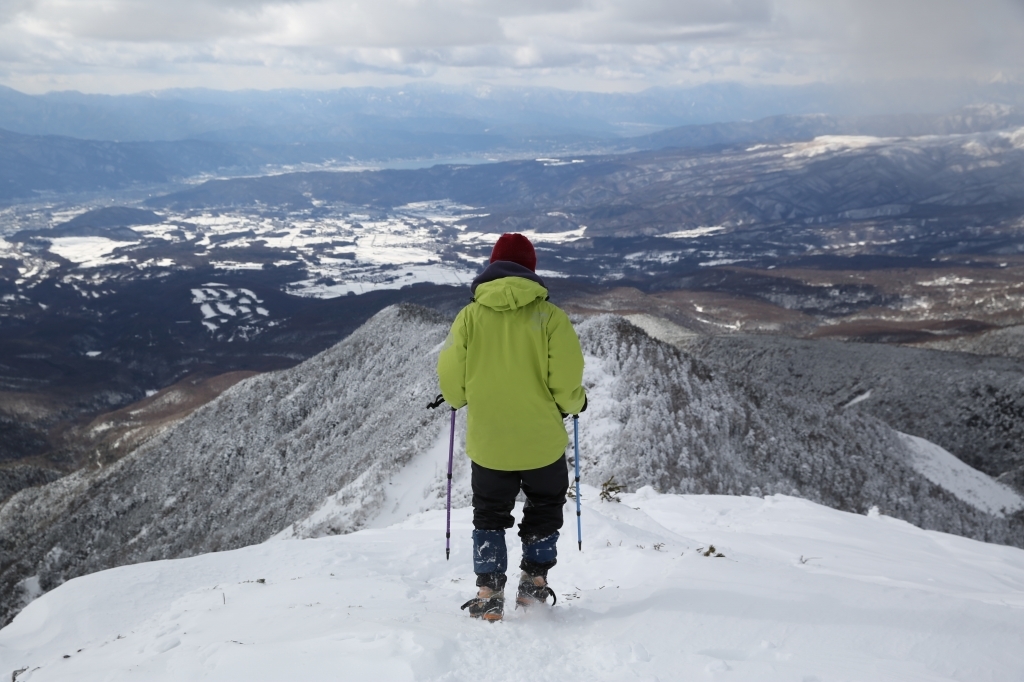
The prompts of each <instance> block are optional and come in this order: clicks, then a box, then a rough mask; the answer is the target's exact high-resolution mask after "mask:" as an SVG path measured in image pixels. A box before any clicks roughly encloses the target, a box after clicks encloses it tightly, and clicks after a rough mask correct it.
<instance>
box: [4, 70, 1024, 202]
mask: <svg viewBox="0 0 1024 682" xmlns="http://www.w3.org/2000/svg"><path fill="white" fill-rule="evenodd" d="M994 94H997V93H994ZM855 99H856V98H855V97H854V96H853V94H852V93H851V92H839V91H836V90H830V89H827V88H820V87H807V88H790V89H786V88H781V89H780V88H750V87H741V86H723V85H719V86H704V87H701V88H691V89H653V90H649V91H645V92H643V93H634V94H600V93H579V92H567V91H561V90H554V89H541V88H532V89H509V88H498V89H495V88H448V89H445V88H438V87H435V86H410V87H406V88H361V89H360V88H355V89H346V90H336V91H330V92H315V91H270V92H256V91H246V92H219V91H202V90H180V91H162V92H154V93H146V94H140V95H125V96H116V97H114V96H101V95H83V94H81V93H74V92H62V93H50V94H47V95H36V96H30V95H25V94H22V93H19V92H17V91H14V90H11V89H9V88H3V87H0V203H10V202H16V201H24V200H27V199H34V198H36V199H37V198H40V197H43V198H46V197H52V196H53V195H59V194H65V193H73V192H96V191H104V190H115V189H123V188H128V187H136V188H140V187H149V186H154V185H167V184H168V183H174V182H180V181H182V180H184V179H186V178H192V177H195V176H201V175H210V174H212V175H220V176H237V175H257V174H262V173H266V172H268V171H274V172H280V171H282V170H289V169H291V170H294V169H295V168H294V167H295V166H301V165H303V164H310V165H323V164H328V165H330V166H332V167H338V166H351V165H360V164H363V165H365V164H376V165H381V164H383V165H395V164H400V163H402V162H406V163H408V162H415V163H417V164H420V165H422V164H429V163H431V162H446V161H447V162H451V161H453V160H454V161H466V160H470V161H473V162H482V161H486V160H501V159H509V158H523V157H527V158H529V157H536V156H545V155H547V156H551V155H566V154H575V155H579V154H588V155H593V154H604V153H620V152H625V151H637V150H657V149H663V148H666V147H680V148H701V147H711V146H730V145H737V144H753V143H780V142H793V141H806V140H810V139H813V138H814V137H816V136H819V135H834V134H847V135H850V134H857V135H862V134H864V135H876V136H919V135H931V134H936V135H944V134H951V133H971V132H987V131H991V130H996V129H1006V128H1009V127H1013V126H1019V125H1024V114H1021V113H1020V112H1019V111H1018V110H1016V109H1014V108H1013V107H1012V106H1009V105H1005V104H1002V105H986V106H971V107H968V108H966V109H962V110H958V111H956V112H954V113H952V114H946V115H922V114H901V115H884V116H883V115H868V114H861V115H857V116H850V115H841V114H838V113H836V112H838V111H857V110H858V109H857V107H856V106H855V105H852V104H851V102H852V101H854V100H855ZM1003 99H1004V100H1006V101H1010V100H1013V98H1012V97H1010V98H1009V99H1007V98H1005V97H1004V98H1003ZM1013 101H1015V100H1013ZM813 112H832V113H825V114H822V113H813ZM768 114H776V115H773V116H767V115H768ZM289 167H291V168H289Z"/></svg>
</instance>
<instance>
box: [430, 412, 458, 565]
mask: <svg viewBox="0 0 1024 682" xmlns="http://www.w3.org/2000/svg"><path fill="white" fill-rule="evenodd" d="M443 402H444V395H441V394H438V396H437V397H436V398H434V401H433V402H430V403H427V409H430V410H433V409H435V408H438V407H440V406H441V403H443ZM454 459H455V408H454V407H453V408H452V429H451V433H450V434H449V435H448V503H447V505H445V513H446V516H447V520H446V522H445V528H444V558H445V561H448V560H449V559H451V556H452V460H454Z"/></svg>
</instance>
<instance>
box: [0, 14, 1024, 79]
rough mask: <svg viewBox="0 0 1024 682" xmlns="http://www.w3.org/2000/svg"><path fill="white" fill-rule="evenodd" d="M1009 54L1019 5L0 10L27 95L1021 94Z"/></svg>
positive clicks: (6, 54) (15, 72) (6, 49)
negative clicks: (900, 89)
mask: <svg viewBox="0 0 1024 682" xmlns="http://www.w3.org/2000/svg"><path fill="white" fill-rule="evenodd" d="M1022 46H1024V1H1022V0H973V1H972V2H967V1H966V0H884V1H883V0H546V1H542V0H521V1H519V2H508V1H507V0H294V1H282V0H177V1H176V2H174V3H170V2H154V1H153V0H0V78H2V79H3V80H5V81H6V82H7V83H8V84H14V85H16V86H20V87H22V88H24V89H29V90H36V91H38V90H41V89H44V88H45V87H48V86H49V85H51V84H52V83H54V82H62V83H72V84H73V83H75V82H78V83H87V82H89V83H98V82H104V83H121V87H122V88H124V89H129V88H130V87H132V84H136V83H140V82H150V81H152V82H158V83H162V84H167V85H171V84H174V85H182V84H192V85H205V86H212V87H223V85H222V84H221V81H223V80H225V79H226V78H227V77H226V76H225V74H228V73H230V82H234V83H236V84H237V86H240V87H241V86H244V87H264V86H265V85H266V84H268V83H279V82H289V79H291V80H292V81H295V82H302V83H305V84H307V85H308V84H310V83H312V82H321V83H323V84H324V85H331V84H333V85H337V84H341V83H342V82H343V80H344V79H345V78H349V79H352V78H355V77H362V78H365V79H380V78H381V77H384V76H388V75H390V76H393V77H396V78H442V77H443V78H445V79H448V80H454V81H460V80H461V81H469V80H486V81H492V82H529V81H531V80H534V81H537V82H547V83H552V82H554V83H564V84H567V85H569V86H570V87H572V84H574V83H575V84H580V85H581V86H582V85H583V84H586V85H587V86H591V87H593V86H594V85H595V84H596V85H597V86H600V87H602V89H616V88H618V89H635V88H637V87H643V86H644V85H657V84H672V83H697V82H707V81H714V80H737V81H741V82H752V83H799V82H816V81H831V82H835V81H841V80H844V79H847V80H868V81H870V80H879V81H886V80H893V79H933V80H943V79H951V80H964V79H966V80H976V81H985V80H993V79H1008V80H1011V81H1024V47H1022ZM218 69H219V71H218ZM332 78H333V80H331V79H332ZM372 82H376V81H372ZM81 87H85V86H81Z"/></svg>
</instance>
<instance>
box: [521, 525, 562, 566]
mask: <svg viewBox="0 0 1024 682" xmlns="http://www.w3.org/2000/svg"><path fill="white" fill-rule="evenodd" d="M556 542H558V531H557V530H556V531H555V532H554V533H552V534H551V535H549V536H547V537H546V538H541V539H539V540H534V541H533V542H531V543H530V544H526V543H525V542H524V543H523V560H524V561H529V562H530V563H531V564H540V565H545V564H553V563H555V557H556V556H558V550H557V549H556V548H555V543H556Z"/></svg>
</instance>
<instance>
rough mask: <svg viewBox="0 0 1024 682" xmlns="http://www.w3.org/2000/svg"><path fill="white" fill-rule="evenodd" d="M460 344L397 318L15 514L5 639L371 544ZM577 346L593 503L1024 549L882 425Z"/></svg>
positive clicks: (686, 361)
mask: <svg viewBox="0 0 1024 682" xmlns="http://www.w3.org/2000/svg"><path fill="white" fill-rule="evenodd" d="M447 327H448V318H447V317H445V316H442V315H440V314H438V313H436V312H433V311H427V310H425V309H422V308H416V307H411V306H399V307H392V308H388V309H385V310H384V311H383V312H381V313H379V314H378V315H376V316H375V317H374V318H372V319H371V320H370V322H368V323H367V324H366V325H364V326H363V327H361V328H360V329H359V330H357V331H356V332H354V333H353V334H352V335H351V336H350V337H348V338H347V339H345V340H344V341H342V342H341V343H339V344H338V345H337V346H334V347H333V348H331V349H329V350H327V351H325V352H324V353H322V354H320V355H318V356H316V357H314V358H312V359H311V360H309V361H307V362H305V363H303V364H302V365H299V366H298V367H296V368H294V369H291V370H285V371H281V372H274V373H268V374H264V375H260V376H257V377H254V378H251V379H248V380H245V381H242V382H240V383H238V384H235V386H233V387H232V388H230V389H228V390H227V391H225V392H224V393H222V394H221V395H220V396H219V397H218V398H216V399H215V400H213V401H212V402H211V403H208V404H207V405H205V406H203V407H201V408H200V409H198V410H196V411H195V412H193V413H192V414H191V415H190V416H188V417H186V418H185V419H184V420H183V421H181V422H178V423H177V424H175V425H174V426H172V427H170V428H168V429H167V430H165V431H164V432H163V433H161V434H160V435H159V436H157V437H156V438H154V439H153V440H151V441H149V442H147V443H145V444H144V445H142V446H141V447H140V448H139V449H138V450H136V451H135V452H134V453H132V454H130V455H128V456H126V457H124V458H123V459H121V460H119V461H117V462H116V463H114V464H113V465H111V466H109V467H106V468H104V469H102V470H100V471H92V470H88V469H86V470H80V471H78V472H76V473H73V474H71V475H70V476H67V477H65V478H63V479H60V480H58V481H56V482H55V483H53V484H50V485H48V486H43V487H40V488H31V489H27V490H22V491H21V492H19V493H18V494H16V495H15V496H14V497H12V498H11V499H9V500H8V501H7V502H6V503H5V504H4V505H3V506H2V507H0V531H2V532H0V543H2V544H0V549H3V553H2V554H0V556H3V557H7V559H6V561H5V562H4V564H3V565H0V585H2V586H3V591H2V592H3V594H5V595H12V596H11V597H9V598H8V599H7V600H6V601H5V603H4V604H3V609H4V611H3V613H4V620H5V622H6V620H9V619H10V617H11V616H12V615H13V614H14V613H15V612H17V610H18V609H19V608H20V607H21V606H22V604H23V598H22V597H19V596H17V595H23V594H25V593H24V590H23V589H19V586H22V588H23V587H24V585H25V584H26V583H25V580H26V579H28V578H32V579H33V583H32V584H33V585H37V586H38V587H39V589H42V590H44V591H45V590H48V589H51V588H52V587H54V586H56V585H58V584H60V583H61V582H63V581H64V580H67V579H69V578H71V577H74V576H76V575H81V574H84V573H89V572H93V571H96V570H101V569H103V568H107V567H109V566H112V565H118V564H123V563H134V562H138V561H151V560H156V559H165V558H173V557H177V556H191V555H194V554H197V553H201V552H210V551H219V550H224V549H230V548H233V547H239V546H243V545H246V544H252V543H254V542H261V541H263V540H266V539H267V538H268V537H271V536H273V535H275V534H278V533H280V532H282V531H284V530H287V529H288V528H292V531H291V534H292V535H294V536H297V537H307V536H317V535H324V534H327V535H330V534H336V533H344V532H351V531H353V530H357V529H359V528H362V527H365V525H366V524H367V523H368V522H369V521H370V520H371V519H372V518H373V517H374V516H375V515H377V514H379V513H380V512H381V511H382V508H383V505H384V503H385V501H386V500H387V499H388V498H387V482H388V481H389V480H390V479H391V477H392V476H394V475H395V474H396V473H397V472H398V471H401V469H402V467H403V466H404V465H405V464H406V463H408V462H409V461H410V460H411V458H412V457H413V456H414V455H415V453H417V452H423V451H429V450H430V449H431V448H433V447H434V446H435V445H436V444H437V443H438V440H439V438H440V436H441V435H442V434H443V432H444V430H445V427H446V423H445V422H446V419H445V415H435V414H432V413H430V412H429V411H428V410H426V409H424V408H423V405H424V404H425V401H426V399H427V398H428V397H430V396H432V395H434V393H436V388H435V382H436V378H435V375H434V360H433V353H434V352H436V350H437V349H438V348H439V346H440V344H441V342H442V341H443V339H444V337H445V335H446V333H447ZM578 329H579V333H580V337H581V341H582V343H583V347H584V351H585V353H586V354H587V357H588V369H587V374H586V375H585V383H586V385H587V387H588V390H589V391H590V392H591V394H592V396H593V400H592V405H591V407H590V409H588V412H587V420H586V421H585V424H584V426H585V429H584V434H585V435H584V436H583V437H584V438H587V437H588V436H587V435H586V434H592V435H593V438H592V440H590V441H584V443H583V453H582V459H581V463H582V464H583V466H584V479H585V480H586V481H587V482H589V483H593V484H599V483H600V482H601V481H603V480H605V479H606V478H607V477H609V476H614V477H615V478H616V480H618V481H620V482H621V483H623V484H625V485H626V486H627V487H629V488H631V489H636V488H638V487H641V486H643V485H654V486H656V487H658V488H659V489H661V490H662V491H664V492H686V493H712V494H715V493H718V494H721V493H725V494H755V495H762V494H774V493H778V492H782V493H786V494H792V493H794V492H796V493H798V494H800V495H801V496H804V497H807V498H809V499H812V500H815V501H819V502H823V503H825V504H828V505H830V506H834V507H837V508H840V509H848V510H851V511H860V512H861V513H863V512H865V511H867V510H868V508H870V507H872V506H878V507H879V508H881V509H883V510H884V511H885V512H886V513H888V514H890V515H893V516H897V517H902V518H905V519H907V520H910V521H912V522H914V523H916V524H918V525H921V526H924V527H927V528H936V529H942V530H947V531H951V532H957V533H962V534H964V535H969V536H974V537H979V538H983V539H986V540H989V541H998V542H1004V543H1010V544H1015V545H1022V544H1024V532H1022V528H1020V526H1019V525H1017V524H1016V521H1015V520H1014V519H1012V518H1011V519H998V518H994V517H992V516H990V515H988V514H985V513H983V512H981V511H979V510H977V509H975V508H973V507H971V506H970V505H968V504H966V503H964V502H962V501H961V500H959V499H958V498H957V497H956V496H954V495H953V494H951V493H949V492H948V491H945V490H943V489H942V488H941V487H939V486H936V485H934V484H933V483H931V482H930V481H928V480H927V479H925V478H924V477H923V476H922V475H921V474H919V473H918V472H917V471H915V470H914V468H913V467H912V466H911V463H910V456H911V455H910V453H909V451H908V450H907V449H906V446H905V445H903V444H902V443H901V441H900V440H899V438H898V436H897V434H896V433H895V432H894V431H892V430H891V429H890V428H889V427H887V426H885V425H884V424H883V423H881V422H880V421H878V420H876V419H874V418H872V417H869V416H867V415H862V414H858V413H856V412H853V411H847V412H843V413H841V414H835V413H833V412H831V411H830V409H829V408H828V407H826V406H823V405H820V404H817V403H814V402H812V401H805V400H802V399H800V398H799V397H785V396H784V397H781V398H776V397H774V396H772V395H771V394H770V392H769V391H768V390H767V389H766V388H763V389H762V390H759V391H745V392H737V391H736V390H735V389H732V388H730V387H729V386H728V385H727V383H726V382H725V381H724V380H723V379H722V378H718V377H716V375H715V370H713V369H712V368H711V366H709V365H706V364H705V363H703V362H702V361H700V360H699V359H697V358H695V357H693V356H689V355H686V354H684V353H682V351H680V350H679V349H678V348H675V347H673V346H669V345H667V344H663V343H661V342H659V341H656V340H653V339H651V338H650V337H649V336H647V335H646V334H645V333H644V332H642V331H641V330H640V329H638V328H636V327H634V326H632V325H631V324H629V323H628V322H626V321H625V320H623V319H621V318H613V317H597V318H593V319H590V320H586V321H583V322H581V323H580V324H579V326H578ZM461 421H462V420H460V422H461ZM460 428H462V427H460ZM597 436H599V437H597ZM458 442H459V449H460V450H459V452H461V451H462V450H461V448H462V444H461V436H460V438H459V439H458ZM439 459H440V458H439ZM467 471H468V465H467V463H466V459H465V458H464V457H462V456H460V457H458V458H457V460H456V491H455V497H456V500H457V501H458V500H459V499H465V498H466V496H467V495H468V490H467V483H468V481H467V476H466V473H467ZM434 473H435V476H434V484H433V485H432V487H430V488H429V489H427V490H425V491H424V493H423V494H424V500H425V503H428V504H429V505H432V508H439V507H441V506H443V503H444V498H443V494H442V492H443V489H444V488H443V480H444V477H443V471H442V469H441V468H437V469H436V470H435V472H434ZM307 519H308V520H309V521H306V520H307ZM86 547H88V550H86Z"/></svg>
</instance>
